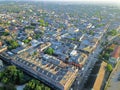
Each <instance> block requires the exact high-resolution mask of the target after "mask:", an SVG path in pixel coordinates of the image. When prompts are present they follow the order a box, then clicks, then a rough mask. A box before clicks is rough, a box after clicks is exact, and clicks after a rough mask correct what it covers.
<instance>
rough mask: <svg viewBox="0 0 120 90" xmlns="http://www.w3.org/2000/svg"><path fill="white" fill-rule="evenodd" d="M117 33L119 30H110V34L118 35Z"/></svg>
mask: <svg viewBox="0 0 120 90" xmlns="http://www.w3.org/2000/svg"><path fill="white" fill-rule="evenodd" d="M117 33H118V32H117V31H116V30H111V31H109V32H108V35H111V36H115V35H117Z"/></svg>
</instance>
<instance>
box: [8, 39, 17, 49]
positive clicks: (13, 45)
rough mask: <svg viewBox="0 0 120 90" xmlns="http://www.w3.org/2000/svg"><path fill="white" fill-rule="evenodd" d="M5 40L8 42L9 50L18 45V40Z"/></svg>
mask: <svg viewBox="0 0 120 90" xmlns="http://www.w3.org/2000/svg"><path fill="white" fill-rule="evenodd" d="M6 42H7V44H8V49H9V50H12V49H15V48H17V47H18V46H19V44H18V42H17V41H15V40H8V41H6Z"/></svg>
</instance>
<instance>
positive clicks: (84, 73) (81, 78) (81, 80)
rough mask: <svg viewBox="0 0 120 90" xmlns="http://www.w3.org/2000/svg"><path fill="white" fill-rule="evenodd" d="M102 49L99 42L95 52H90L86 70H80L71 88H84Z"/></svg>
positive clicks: (103, 37) (104, 40)
mask: <svg viewBox="0 0 120 90" xmlns="http://www.w3.org/2000/svg"><path fill="white" fill-rule="evenodd" d="M109 25H110V23H108V24H107V25H106V26H105V28H104V30H105V32H104V33H103V35H102V38H101V41H102V43H103V42H106V38H105V34H106V33H107V30H108V28H109ZM102 50H103V47H101V43H99V44H98V45H97V47H96V49H95V50H94V51H93V53H91V54H89V56H88V61H87V62H86V64H85V65H84V70H80V71H79V75H78V76H77V78H76V80H75V82H74V84H73V87H72V88H71V90H83V87H84V84H85V82H86V80H87V79H88V76H89V75H90V73H91V71H92V68H93V67H94V65H95V63H96V62H97V61H98V59H97V58H96V57H97V56H98V55H99V53H100V52H101V51H102Z"/></svg>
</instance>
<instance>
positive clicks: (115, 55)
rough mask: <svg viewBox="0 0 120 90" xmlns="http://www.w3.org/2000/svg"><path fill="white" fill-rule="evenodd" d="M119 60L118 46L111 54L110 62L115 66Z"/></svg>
mask: <svg viewBox="0 0 120 90" xmlns="http://www.w3.org/2000/svg"><path fill="white" fill-rule="evenodd" d="M119 59H120V46H116V47H115V49H114V50H113V52H112V54H111V57H110V58H109V62H110V63H111V64H112V65H115V64H116V63H117V61H118V60H119Z"/></svg>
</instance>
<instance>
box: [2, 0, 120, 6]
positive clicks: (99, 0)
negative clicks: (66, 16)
mask: <svg viewBox="0 0 120 90" xmlns="http://www.w3.org/2000/svg"><path fill="white" fill-rule="evenodd" d="M0 1H54V2H58V1H61V2H87V3H111V4H117V5H120V0H0Z"/></svg>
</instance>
